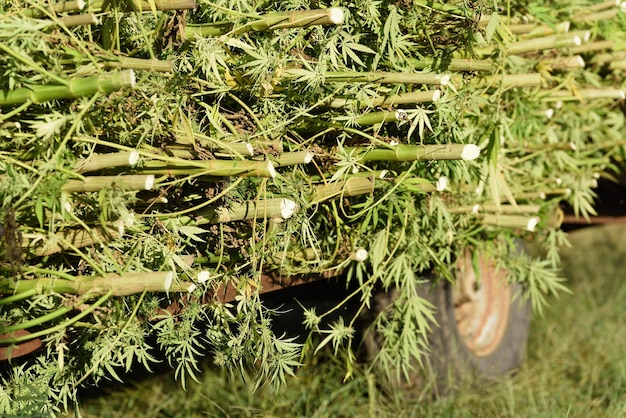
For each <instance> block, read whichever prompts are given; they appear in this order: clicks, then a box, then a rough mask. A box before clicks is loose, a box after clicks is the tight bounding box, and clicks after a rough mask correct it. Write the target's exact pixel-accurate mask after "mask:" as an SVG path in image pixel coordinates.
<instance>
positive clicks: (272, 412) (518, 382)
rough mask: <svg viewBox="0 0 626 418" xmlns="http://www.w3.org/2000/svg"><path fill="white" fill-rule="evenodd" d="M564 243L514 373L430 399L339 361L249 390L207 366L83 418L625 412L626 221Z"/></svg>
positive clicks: (139, 386)
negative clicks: (564, 289) (181, 381)
mask: <svg viewBox="0 0 626 418" xmlns="http://www.w3.org/2000/svg"><path fill="white" fill-rule="evenodd" d="M570 241H571V243H572V244H573V246H572V248H565V249H563V252H562V255H563V268H564V274H565V276H566V277H568V278H569V287H570V288H571V289H572V291H573V293H572V294H571V295H568V294H562V295H561V296H560V298H559V299H555V300H552V304H551V306H550V308H549V309H547V310H546V311H545V313H544V316H543V317H540V316H538V315H536V316H535V317H534V319H533V323H532V329H531V336H530V341H529V347H528V357H527V361H526V362H525V364H524V365H523V367H522V368H521V370H520V371H519V372H518V373H517V374H516V375H515V376H511V377H507V378H503V379H501V380H498V381H496V382H492V383H490V384H488V385H485V386H483V387H481V388H476V387H466V388H464V389H462V390H460V391H459V392H458V393H457V394H456V395H454V396H451V397H449V398H446V399H443V400H439V401H437V402H433V401H431V400H429V399H426V398H425V397H423V398H422V399H418V400H408V399H405V398H403V397H402V396H401V395H399V394H397V393H395V394H388V393H387V394H386V393H385V392H384V391H381V389H380V388H379V387H377V385H376V381H375V379H374V378H373V377H372V376H371V375H367V374H366V373H365V372H364V371H363V370H357V371H356V372H355V375H354V377H353V378H352V379H350V380H348V381H347V382H346V383H343V382H342V378H343V369H342V363H341V361H340V360H338V359H334V360H333V359H331V360H327V361H325V362H318V363H314V364H309V365H307V367H305V368H303V369H302V370H301V371H300V372H299V373H298V376H297V379H293V380H292V381H290V382H289V383H288V386H287V387H286V388H285V389H284V390H283V391H281V392H280V393H272V392H271V391H270V390H265V389H261V390H259V391H257V392H255V393H251V392H250V391H249V390H247V388H246V385H245V384H244V383H243V382H242V381H241V380H240V379H239V378H230V377H229V376H227V375H226V374H224V373H221V372H219V371H214V370H211V369H209V370H206V371H205V373H204V374H203V375H202V376H201V383H200V384H195V383H194V384H191V385H189V387H188V388H187V391H186V392H185V391H183V390H182V389H180V388H179V386H178V384H177V383H176V382H175V381H174V377H173V375H171V374H167V375H161V376H158V377H156V378H151V379H149V380H145V381H143V382H141V383H136V384H135V385H130V386H124V387H115V390H110V391H109V390H107V391H106V394H105V395H104V396H99V397H95V398H89V399H84V400H83V406H82V408H81V412H82V414H83V416H84V417H125V416H136V417H169V416H172V417H173V416H176V417H195V416H215V417H226V416H237V417H238V416H241V417H250V416H264V417H272V416H276V417H284V416H303V417H331V416H332V417H341V416H359V417H367V416H370V417H387V416H389V417H392V416H393V417H409V416H414V417H442V416H445V417H475V416H481V417H618V416H625V415H626V356H625V351H624V347H626V332H624V324H626V309H624V307H625V306H626V285H625V280H626V262H625V260H626V257H625V256H626V226H618V225H612V226H603V227H593V228H585V229H582V230H579V231H577V232H574V233H572V234H571V235H570Z"/></svg>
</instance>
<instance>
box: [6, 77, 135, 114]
mask: <svg viewBox="0 0 626 418" xmlns="http://www.w3.org/2000/svg"><path fill="white" fill-rule="evenodd" d="M134 86H135V73H134V72H133V70H127V71H115V72H110V73H105V74H102V75H99V76H94V77H85V78H74V79H72V80H70V81H69V82H68V83H67V85H39V86H31V87H22V88H18V89H15V90H12V91H0V106H10V105H16V104H21V103H25V102H27V101H31V102H33V103H43V102H46V101H50V100H61V99H75V98H78V97H83V96H91V95H93V94H95V93H105V94H106V93H111V92H113V91H117V90H120V89H123V88H133V87H134Z"/></svg>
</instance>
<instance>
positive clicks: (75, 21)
mask: <svg viewBox="0 0 626 418" xmlns="http://www.w3.org/2000/svg"><path fill="white" fill-rule="evenodd" d="M57 21H58V22H59V25H60V26H65V27H66V28H73V27H74V26H85V25H96V24H98V18H97V17H96V15H95V14H93V13H82V14H79V15H71V16H64V17H61V18H59V19H57Z"/></svg>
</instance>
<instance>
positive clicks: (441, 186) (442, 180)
mask: <svg viewBox="0 0 626 418" xmlns="http://www.w3.org/2000/svg"><path fill="white" fill-rule="evenodd" d="M447 187H448V178H447V177H445V176H443V177H439V179H438V180H437V185H436V188H437V191H438V192H443V191H444V190H446V188H447Z"/></svg>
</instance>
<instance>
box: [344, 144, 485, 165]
mask: <svg viewBox="0 0 626 418" xmlns="http://www.w3.org/2000/svg"><path fill="white" fill-rule="evenodd" d="M345 150H346V152H348V153H352V152H354V154H355V156H357V157H358V158H359V159H360V161H362V162H367V161H431V160H474V159H476V158H478V156H479V154H480V149H479V148H478V147H477V146H476V145H473V144H444V145H397V146H394V147H390V148H359V147H346V148H345Z"/></svg>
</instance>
